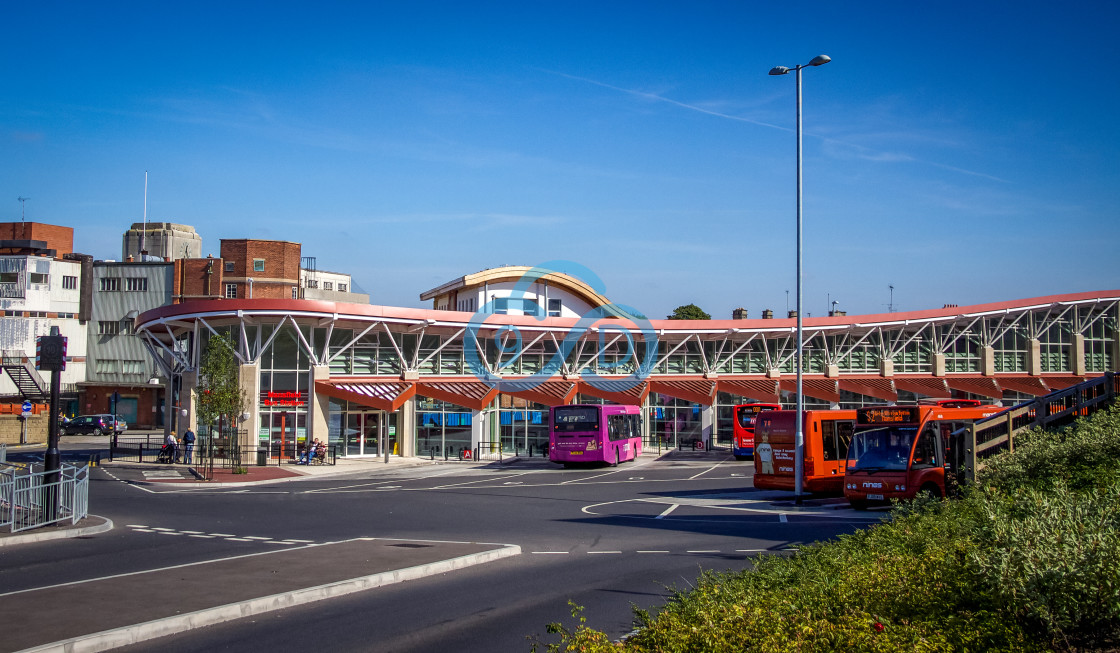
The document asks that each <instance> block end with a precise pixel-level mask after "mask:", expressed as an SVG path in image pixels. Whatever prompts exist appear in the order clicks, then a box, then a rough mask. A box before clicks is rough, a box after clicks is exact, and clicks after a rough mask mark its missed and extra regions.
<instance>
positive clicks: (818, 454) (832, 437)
mask: <svg viewBox="0 0 1120 653" xmlns="http://www.w3.org/2000/svg"><path fill="white" fill-rule="evenodd" d="M855 421H856V411H854V410H807V411H805V412H804V414H803V415H802V418H801V429H802V432H803V433H804V436H803V441H804V458H803V464H802V468H801V472H802V474H801V488H802V490H804V491H806V492H814V493H819V494H826V493H832V494H840V492H841V491H842V490H843V488H844V464H845V462H846V459H847V457H848V443H849V442H850V441H851V439H852V429H853V427H854V425H855ZM796 429H797V411H796V410H772V411H767V412H765V413H761V414H760V415H759V416H758V419H757V420H756V421H755V427H754V435H755V447H754V486H755V487H756V488H760V489H765V490H789V491H791V492H792V491H793V490H795V489H796V483H795V479H794V475H793V472H794V451H795V444H794V436H795V435H796Z"/></svg>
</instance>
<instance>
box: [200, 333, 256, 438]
mask: <svg viewBox="0 0 1120 653" xmlns="http://www.w3.org/2000/svg"><path fill="white" fill-rule="evenodd" d="M233 352H234V350H233V342H232V341H231V340H230V337H229V335H227V334H224V333H223V334H219V335H215V336H211V337H210V340H209V341H208V342H207V343H206V348H205V349H203V350H202V356H201V361H200V364H199V369H198V422H199V424H200V425H205V426H206V427H207V428H209V427H211V426H212V425H213V424H214V422H215V420H218V419H219V418H220V419H221V420H222V422H223V423H225V424H233V423H234V420H236V419H237V417H238V416H240V415H241V413H242V412H243V411H244V410H245V406H246V404H247V401H246V397H245V391H244V390H242V389H241V383H240V379H239V378H238V364H237V357H236V356H234V353H233Z"/></svg>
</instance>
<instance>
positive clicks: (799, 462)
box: [770, 54, 832, 503]
mask: <svg viewBox="0 0 1120 653" xmlns="http://www.w3.org/2000/svg"><path fill="white" fill-rule="evenodd" d="M830 61H832V58H831V57H829V56H828V55H827V54H821V55H817V56H815V57H813V60H812V61H810V62H809V63H807V64H805V65H800V66H794V67H793V68H786V67H785V66H775V67H774V68H771V69H770V74H771V75H785V74H786V73H788V72H789V71H790V70H793V72H794V73H796V77H797V419H796V426H795V429H796V435H795V436H794V441H793V443H794V450H793V478H794V481H793V483H794V486H793V492H794V494H795V495H796V501H797V503H801V489H802V488H801V476H802V474H803V473H804V468H805V460H804V459H805V433H804V424H803V423H802V422H803V421H804V416H803V413H804V411H805V401H804V399H802V392H801V390H802V387H801V384H802V379H801V371H802V368H803V367H804V365H803V364H802V353H803V348H804V341H803V339H802V331H801V328H802V324H801V321H802V316H803V314H804V311H803V310H802V309H801V69H802V68H806V67H808V66H823V65H824V64H826V63H828V62H830Z"/></svg>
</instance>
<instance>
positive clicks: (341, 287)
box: [338, 283, 346, 292]
mask: <svg viewBox="0 0 1120 653" xmlns="http://www.w3.org/2000/svg"><path fill="white" fill-rule="evenodd" d="M338 292H346V284H344V283H340V284H338Z"/></svg>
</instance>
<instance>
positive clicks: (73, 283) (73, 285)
mask: <svg viewBox="0 0 1120 653" xmlns="http://www.w3.org/2000/svg"><path fill="white" fill-rule="evenodd" d="M77 288H78V277H68V276H63V277H62V289H63V290H77Z"/></svg>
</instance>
